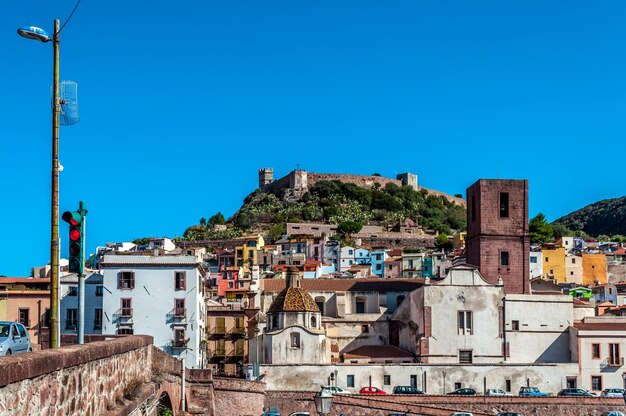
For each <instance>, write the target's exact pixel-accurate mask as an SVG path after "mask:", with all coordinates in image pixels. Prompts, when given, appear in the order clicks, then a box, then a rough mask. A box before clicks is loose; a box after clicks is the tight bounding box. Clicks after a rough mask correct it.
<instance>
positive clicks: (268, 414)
mask: <svg viewBox="0 0 626 416" xmlns="http://www.w3.org/2000/svg"><path fill="white" fill-rule="evenodd" d="M261 416H280V411H279V410H278V406H270V407H269V408H268V409H267V411H265V412H264V413H263V414H262V415H261Z"/></svg>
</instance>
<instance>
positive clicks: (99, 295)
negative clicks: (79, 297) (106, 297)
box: [96, 286, 103, 297]
mask: <svg viewBox="0 0 626 416" xmlns="http://www.w3.org/2000/svg"><path fill="white" fill-rule="evenodd" d="M102 289H103V287H102V286H96V296H98V297H102Z"/></svg>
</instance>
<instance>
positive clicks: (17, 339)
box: [0, 321, 33, 355]
mask: <svg viewBox="0 0 626 416" xmlns="http://www.w3.org/2000/svg"><path fill="white" fill-rule="evenodd" d="M32 350H33V345H32V344H31V343H30V336H29V335H28V331H27V330H26V328H25V327H24V325H22V324H19V323H17V322H6V321H0V355H11V354H20V353H23V352H28V351H32Z"/></svg>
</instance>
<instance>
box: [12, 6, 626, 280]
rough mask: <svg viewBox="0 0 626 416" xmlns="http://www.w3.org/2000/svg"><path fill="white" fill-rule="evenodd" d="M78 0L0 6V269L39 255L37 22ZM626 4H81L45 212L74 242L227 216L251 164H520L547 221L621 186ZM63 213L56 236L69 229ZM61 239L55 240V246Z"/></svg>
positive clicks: (42, 82)
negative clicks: (56, 198) (81, 235)
mask: <svg viewBox="0 0 626 416" xmlns="http://www.w3.org/2000/svg"><path fill="white" fill-rule="evenodd" d="M73 6H74V3H73V1H58V0H53V1H40V0H36V1H10V2H3V4H2V6H1V8H0V29H1V30H0V45H1V46H0V48H1V49H0V50H1V51H2V57H3V58H2V65H0V76H1V79H3V80H4V85H3V88H2V94H0V96H1V97H2V100H0V114H2V116H1V117H2V121H3V122H2V127H3V128H2V133H1V134H0V144H1V146H2V147H1V148H2V151H0V177H1V178H2V180H1V182H0V183H1V185H0V192H1V195H2V198H1V201H2V203H1V204H0V210H1V211H0V212H1V214H2V217H3V218H4V221H3V224H2V228H1V230H2V231H3V233H2V234H3V236H4V242H5V243H4V244H3V246H2V249H1V250H0V275H8V276H26V275H28V274H29V273H30V268H31V267H33V266H37V265H42V264H45V263H46V262H47V261H48V260H49V246H50V225H49V224H50V154H51V150H50V129H51V127H50V126H51V115H50V85H51V78H52V45H51V44H41V43H39V42H35V41H30V40H27V39H23V38H21V37H19V36H18V35H17V34H16V32H15V30H16V28H17V27H20V26H23V25H35V26H40V27H43V28H44V29H46V30H48V31H50V32H51V31H52V27H53V20H54V19H55V18H59V19H61V21H62V22H63V21H64V20H65V19H66V17H67V16H68V15H69V13H70V11H71V9H72V7H73ZM625 12H626V3H624V2H623V1H603V2H588V1H572V0H567V1H551V2H545V1H528V0H524V1H502V0H494V1H475V2H467V1H440V0H432V1H416V0H412V1H393V2H389V1H364V0H355V1H337V0H332V1H314V2H313V1H310V2H303V1H293V0H288V1H287V0H286V1H271V0H267V1H236V0H235V1H221V2H215V1H193V2H191V1H179V2H164V1H159V0H152V1H149V2H148V1H144V0H135V1H119V0H111V1H107V2H96V1H93V0H83V1H82V2H81V4H80V6H79V7H78V10H77V11H76V13H75V15H74V17H73V18H72V20H71V21H70V23H69V24H68V25H67V26H66V27H65V29H64V30H63V32H62V33H61V79H69V80H73V81H76V82H78V84H79V101H80V111H81V117H82V120H81V122H80V123H79V124H77V125H75V126H71V127H63V128H62V129H61V148H60V154H61V157H60V159H61V163H62V165H63V166H64V171H63V172H62V174H61V197H60V210H61V212H63V211H64V210H68V209H75V208H76V207H77V206H78V201H79V200H81V199H82V200H84V201H85V203H86V205H87V208H88V209H89V217H88V218H89V219H88V238H89V242H88V251H89V252H93V251H94V249H95V247H96V246H98V245H104V244H105V243H106V242H115V241H126V240H132V239H134V238H137V237H144V236H154V237H160V236H170V237H174V236H176V235H181V234H182V233H183V232H184V230H185V228H186V227H187V226H189V225H192V224H195V223H197V222H198V220H199V219H200V218H201V217H206V218H208V217H209V216H211V215H212V214H214V213H216V212H217V211H222V212H223V213H224V214H225V215H227V216H228V215H231V214H232V213H233V212H235V211H236V210H237V209H238V208H239V206H240V205H241V203H242V200H243V198H244V197H245V196H246V195H247V194H248V193H249V192H251V191H252V190H254V188H255V187H256V186H257V170H258V168H260V167H266V166H267V167H273V168H274V170H275V172H276V176H282V175H284V174H286V173H287V172H289V171H290V170H292V169H294V168H295V167H296V166H297V165H300V166H301V167H302V168H304V169H307V170H310V171H315V172H329V173H331V172H332V173H355V174H371V173H373V172H380V173H381V174H383V175H384V176H392V177H393V176H395V174H396V173H400V172H406V171H410V172H414V173H416V174H418V176H419V181H420V184H421V185H423V186H426V187H430V188H433V189H439V190H442V191H445V192H448V193H451V194H454V193H464V192H465V189H466V188H467V187H468V186H469V185H471V184H472V183H473V182H474V181H475V180H477V179H478V178H525V179H528V180H529V187H530V208H531V215H535V214H536V213H537V212H543V213H545V214H546V216H547V217H548V219H549V220H554V219H556V218H558V217H560V216H561V215H564V214H567V213H569V212H570V211H573V210H576V209H578V208H581V207H583V206H584V205H587V204H589V203H592V202H595V201H597V200H600V199H605V198H613V197H619V196H623V195H624V194H626V182H625V181H624V180H623V179H620V177H619V176H620V174H621V170H622V169H621V168H622V165H623V160H624V158H623V156H620V155H623V153H624V150H623V149H622V148H623V143H624V132H625V131H626V117H624V114H626V95H625V92H626V81H625V79H626V26H625V25H624V24H623V22H624V20H625V18H626V13H625ZM66 234H67V227H66V225H65V223H61V236H62V238H64V241H65V242H66V240H67V236H66ZM66 253H67V248H66V244H62V255H63V256H65V255H66Z"/></svg>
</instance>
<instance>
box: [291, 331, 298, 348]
mask: <svg viewBox="0 0 626 416" xmlns="http://www.w3.org/2000/svg"><path fill="white" fill-rule="evenodd" d="M289 339H290V340H291V348H300V334H299V333H298V332H292V333H291V334H289Z"/></svg>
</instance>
